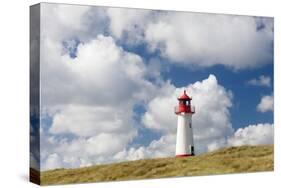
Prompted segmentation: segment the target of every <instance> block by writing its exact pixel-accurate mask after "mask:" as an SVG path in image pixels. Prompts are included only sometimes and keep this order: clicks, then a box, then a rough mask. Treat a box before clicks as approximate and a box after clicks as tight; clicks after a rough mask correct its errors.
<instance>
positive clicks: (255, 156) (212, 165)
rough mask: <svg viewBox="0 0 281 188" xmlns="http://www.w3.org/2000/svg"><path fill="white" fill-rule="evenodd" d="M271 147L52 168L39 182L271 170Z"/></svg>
mask: <svg viewBox="0 0 281 188" xmlns="http://www.w3.org/2000/svg"><path fill="white" fill-rule="evenodd" d="M273 163H274V159H273V146H271V145H267V146H241V147H230V148H225V149H220V150H217V151H214V152H210V153H207V154H202V155H198V156H194V157H187V158H175V157H171V158H158V159H144V160H137V161H128V162H121V163H115V164H107V165H96V166H92V167H85V168H78V169H56V170H50V171H44V172H42V173H41V177H40V179H41V184H42V185H51V184H68V183H84V182H99V181H114V180H133V179H146V178H163V177H180V176H199V175H214V174H226V173H241V172H258V171H272V170H273Z"/></svg>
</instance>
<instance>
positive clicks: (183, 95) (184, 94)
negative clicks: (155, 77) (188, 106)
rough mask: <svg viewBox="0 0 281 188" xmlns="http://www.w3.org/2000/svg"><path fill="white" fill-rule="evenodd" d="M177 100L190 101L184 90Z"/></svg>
mask: <svg viewBox="0 0 281 188" xmlns="http://www.w3.org/2000/svg"><path fill="white" fill-rule="evenodd" d="M178 100H185V101H189V100H191V98H190V97H189V96H188V95H187V94H186V91H185V90H184V91H183V94H182V96H180V97H179V98H178Z"/></svg>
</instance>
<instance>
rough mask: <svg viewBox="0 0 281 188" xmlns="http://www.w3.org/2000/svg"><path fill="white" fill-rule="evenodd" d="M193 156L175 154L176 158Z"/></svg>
mask: <svg viewBox="0 0 281 188" xmlns="http://www.w3.org/2000/svg"><path fill="white" fill-rule="evenodd" d="M191 156H194V154H182V155H176V158H180V157H191Z"/></svg>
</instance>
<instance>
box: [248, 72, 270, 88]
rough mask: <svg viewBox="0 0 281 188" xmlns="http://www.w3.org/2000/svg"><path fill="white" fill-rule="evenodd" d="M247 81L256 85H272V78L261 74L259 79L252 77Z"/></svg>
mask: <svg viewBox="0 0 281 188" xmlns="http://www.w3.org/2000/svg"><path fill="white" fill-rule="evenodd" d="M247 83H248V84H250V85H254V86H266V87H270V86H271V78H270V77H269V76H264V75H261V76H260V77H259V78H258V79H257V78H254V79H251V80H249V81H248V82H247Z"/></svg>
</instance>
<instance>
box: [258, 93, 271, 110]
mask: <svg viewBox="0 0 281 188" xmlns="http://www.w3.org/2000/svg"><path fill="white" fill-rule="evenodd" d="M273 107H274V98H273V95H266V96H263V97H262V98H261V101H260V103H259V104H258V106H257V110H258V111H259V112H268V111H273Z"/></svg>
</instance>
